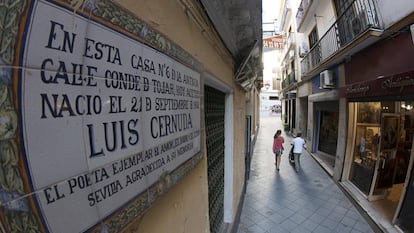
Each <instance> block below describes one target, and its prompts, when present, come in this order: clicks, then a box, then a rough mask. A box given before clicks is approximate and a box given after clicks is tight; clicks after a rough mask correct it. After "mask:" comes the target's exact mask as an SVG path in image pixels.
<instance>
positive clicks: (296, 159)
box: [293, 153, 300, 172]
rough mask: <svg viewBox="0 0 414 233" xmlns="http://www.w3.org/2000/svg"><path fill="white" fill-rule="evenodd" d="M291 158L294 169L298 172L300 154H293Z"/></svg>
mask: <svg viewBox="0 0 414 233" xmlns="http://www.w3.org/2000/svg"><path fill="white" fill-rule="evenodd" d="M293 156H294V157H295V169H296V171H297V172H298V171H299V167H300V160H299V158H300V153H293Z"/></svg>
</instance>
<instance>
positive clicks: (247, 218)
mask: <svg viewBox="0 0 414 233" xmlns="http://www.w3.org/2000/svg"><path fill="white" fill-rule="evenodd" d="M260 120H261V124H260V131H259V134H258V137H257V141H256V145H255V148H254V152H253V157H252V162H251V172H250V179H249V180H248V182H247V187H246V194H245V199H244V203H243V207H242V211H241V216H240V223H239V226H238V230H237V233H279V232H281V233H288V232H292V233H307V232H312V233H332V232H338V233H373V232H374V231H373V230H372V228H371V227H370V225H369V223H368V222H367V221H366V220H365V219H364V217H363V216H362V215H361V214H360V213H359V212H358V211H357V209H356V208H355V207H354V205H353V204H352V202H351V201H350V200H349V199H348V198H347V197H346V196H345V194H344V193H343V192H342V190H341V189H340V188H339V187H338V186H337V185H336V184H335V182H334V181H333V180H332V178H331V177H330V176H329V175H328V174H327V173H326V172H325V171H324V170H323V169H322V168H321V167H320V166H319V164H317V163H316V161H315V160H314V159H313V158H312V157H311V156H310V155H309V154H308V152H306V151H305V152H304V153H303V154H302V155H301V158H300V159H301V170H300V171H299V172H298V173H296V171H295V169H294V166H292V165H291V164H290V163H289V161H288V156H287V153H288V151H289V150H290V148H291V145H290V141H291V140H292V139H293V138H292V137H289V136H287V135H286V134H284V133H283V134H282V135H283V136H284V138H285V144H284V147H285V152H284V154H283V155H282V162H281V165H280V171H277V170H276V167H275V165H274V155H273V153H272V143H273V135H274V133H275V132H276V130H277V129H282V131H283V127H282V122H281V119H280V115H270V116H266V117H261V119H260ZM308 146H309V145H308Z"/></svg>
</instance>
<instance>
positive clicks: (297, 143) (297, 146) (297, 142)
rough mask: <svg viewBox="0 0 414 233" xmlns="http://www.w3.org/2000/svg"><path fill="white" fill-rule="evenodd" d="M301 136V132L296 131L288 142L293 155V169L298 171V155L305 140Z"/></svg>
mask: <svg viewBox="0 0 414 233" xmlns="http://www.w3.org/2000/svg"><path fill="white" fill-rule="evenodd" d="M301 137H302V133H297V134H296V137H295V139H293V140H292V142H291V143H290V144H291V145H293V156H294V157H295V169H296V172H299V167H300V161H299V160H300V155H301V154H302V151H303V147H304V146H305V140H304V139H303V138H301Z"/></svg>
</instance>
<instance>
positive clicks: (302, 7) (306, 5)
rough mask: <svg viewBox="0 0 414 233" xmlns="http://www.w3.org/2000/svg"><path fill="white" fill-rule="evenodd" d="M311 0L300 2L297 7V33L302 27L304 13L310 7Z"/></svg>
mask: <svg viewBox="0 0 414 233" xmlns="http://www.w3.org/2000/svg"><path fill="white" fill-rule="evenodd" d="M312 2H313V0H302V2H301V3H300V5H299V8H298V11H297V13H296V24H297V28H298V32H299V28H300V27H301V25H302V21H303V19H304V18H305V15H306V14H305V13H307V11H308V9H309V7H310V6H311V5H312Z"/></svg>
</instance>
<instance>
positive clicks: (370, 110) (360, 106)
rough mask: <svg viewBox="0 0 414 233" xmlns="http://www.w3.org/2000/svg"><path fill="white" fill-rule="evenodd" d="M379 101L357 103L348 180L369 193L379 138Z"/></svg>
mask: <svg viewBox="0 0 414 233" xmlns="http://www.w3.org/2000/svg"><path fill="white" fill-rule="evenodd" d="M380 119H381V102H366V103H357V122H356V129H355V142H354V145H355V146H354V160H353V165H352V167H351V176H350V180H351V181H352V182H353V183H354V184H355V185H356V186H357V187H358V188H359V189H360V190H361V191H363V192H364V193H365V194H368V193H369V190H370V185H371V181H372V177H373V175H374V168H375V163H376V161H377V158H378V151H379V150H378V147H379V139H380V133H381V132H380V129H381V125H380V123H381V122H380Z"/></svg>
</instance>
